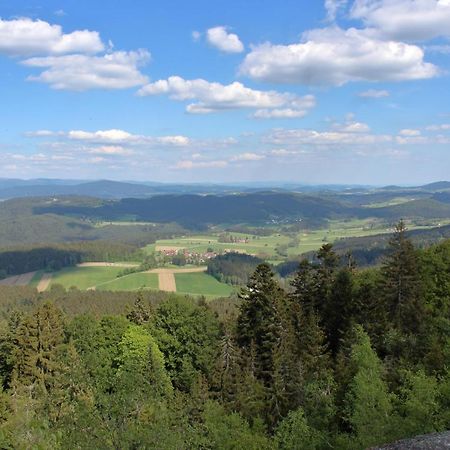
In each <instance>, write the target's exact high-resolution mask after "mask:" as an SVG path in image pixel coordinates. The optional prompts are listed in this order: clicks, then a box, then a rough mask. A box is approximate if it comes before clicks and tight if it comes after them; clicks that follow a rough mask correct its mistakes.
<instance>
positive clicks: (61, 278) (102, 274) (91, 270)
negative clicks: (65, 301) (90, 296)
mask: <svg viewBox="0 0 450 450" xmlns="http://www.w3.org/2000/svg"><path fill="white" fill-rule="evenodd" d="M122 270H123V269H122V268H120V267H68V268H65V269H62V270H59V271H58V272H54V273H53V276H52V280H51V283H50V287H51V286H54V285H55V284H60V285H62V286H63V287H64V288H66V289H69V288H71V287H73V286H75V287H77V288H78V289H80V290H86V289H92V288H96V287H97V286H98V285H101V284H103V283H105V282H107V281H111V280H115V279H116V277H117V274H118V273H119V272H121V271H122Z"/></svg>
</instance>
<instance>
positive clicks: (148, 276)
mask: <svg viewBox="0 0 450 450" xmlns="http://www.w3.org/2000/svg"><path fill="white" fill-rule="evenodd" d="M96 289H97V290H100V291H137V290H139V289H153V290H158V276H157V275H156V274H154V273H143V272H139V273H132V274H130V275H125V276H123V277H120V278H116V279H114V280H109V281H105V282H104V283H100V284H98V285H97V286H96Z"/></svg>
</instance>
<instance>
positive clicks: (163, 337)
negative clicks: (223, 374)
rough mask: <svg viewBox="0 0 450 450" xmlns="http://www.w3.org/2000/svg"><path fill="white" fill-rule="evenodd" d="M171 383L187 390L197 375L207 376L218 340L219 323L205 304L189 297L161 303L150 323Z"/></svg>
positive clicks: (210, 370) (210, 369)
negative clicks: (199, 303) (197, 302)
mask: <svg viewBox="0 0 450 450" xmlns="http://www.w3.org/2000/svg"><path fill="white" fill-rule="evenodd" d="M150 330H151V334H152V335H153V336H154V337H155V339H156V341H157V343H158V346H159V348H160V350H161V351H162V353H163V355H164V359H165V364H166V368H167V370H168V372H169V374H170V377H171V379H172V382H173V383H174V386H176V387H177V388H179V389H181V390H184V391H189V389H190V388H191V387H192V385H193V383H194V380H195V379H196V377H197V375H198V374H203V375H204V376H206V377H208V376H209V374H210V373H211V372H212V367H213V364H214V363H213V360H214V357H215V354H216V348H217V344H218V340H219V324H218V322H217V319H216V318H215V317H214V315H213V314H212V313H211V312H210V311H209V310H208V308H207V307H206V306H205V305H200V306H198V305H196V304H195V303H194V302H193V301H192V300H189V299H181V298H177V299H173V300H171V301H166V302H163V303H161V304H160V305H159V307H158V309H157V314H156V315H155V316H154V318H153V320H152V322H151V328H150Z"/></svg>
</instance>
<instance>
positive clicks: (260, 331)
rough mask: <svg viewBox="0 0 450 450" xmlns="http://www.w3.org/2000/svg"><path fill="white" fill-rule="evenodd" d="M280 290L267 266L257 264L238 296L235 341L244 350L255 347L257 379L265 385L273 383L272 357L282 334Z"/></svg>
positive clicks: (281, 292)
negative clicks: (239, 302)
mask: <svg viewBox="0 0 450 450" xmlns="http://www.w3.org/2000/svg"><path fill="white" fill-rule="evenodd" d="M282 297H283V291H282V290H281V289H280V287H279V286H278V284H277V283H276V281H275V280H274V279H273V272H272V271H271V270H270V267H269V265H268V264H265V263H264V264H260V265H259V266H258V267H257V268H256V270H255V273H254V274H253V275H252V276H251V278H250V280H249V283H248V285H247V287H246V288H244V289H243V291H242V293H241V294H240V298H241V299H242V305H241V308H240V314H239V317H238V321H237V341H238V344H239V345H240V346H241V347H242V348H243V349H244V350H246V351H249V350H250V347H251V346H254V350H255V365H256V372H255V373H256V376H257V378H258V379H261V380H262V381H263V382H264V384H266V385H269V384H270V383H271V381H272V376H273V371H274V365H273V356H274V352H275V349H276V347H277V346H278V345H279V341H280V332H281V317H280V302H281V301H282Z"/></svg>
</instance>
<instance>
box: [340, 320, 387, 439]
mask: <svg viewBox="0 0 450 450" xmlns="http://www.w3.org/2000/svg"><path fill="white" fill-rule="evenodd" d="M355 333H356V340H355V343H354V344H353V345H352V349H351V355H350V365H351V367H352V369H353V371H354V376H353V379H352V380H351V382H350V384H349V387H348V391H347V394H346V398H345V406H344V411H343V412H344V418H345V420H346V421H347V422H348V424H349V426H350V430H351V436H352V437H351V441H353V442H354V443H355V444H356V448H367V447H369V446H372V445H375V444H379V443H382V442H388V441H389V438H390V437H391V432H390V427H391V423H392V411H393V406H392V397H391V395H390V394H389V392H388V389H387V385H386V383H385V382H384V380H383V373H382V364H381V361H380V360H379V358H378V357H377V355H376V353H375V352H374V350H373V349H372V347H371V345H370V338H369V336H368V335H367V334H366V333H365V332H364V331H363V329H362V328H361V327H357V328H356V330H355Z"/></svg>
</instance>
